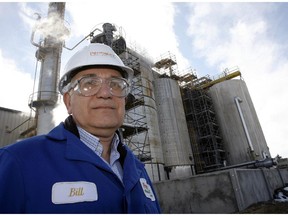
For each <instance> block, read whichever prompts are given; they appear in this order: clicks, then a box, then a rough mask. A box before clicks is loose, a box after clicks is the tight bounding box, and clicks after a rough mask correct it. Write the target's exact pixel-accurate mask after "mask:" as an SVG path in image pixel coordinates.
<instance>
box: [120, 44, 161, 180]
mask: <svg viewBox="0 0 288 216" xmlns="http://www.w3.org/2000/svg"><path fill="white" fill-rule="evenodd" d="M120 58H121V59H122V60H123V62H124V64H126V65H128V66H130V67H131V68H133V69H134V74H135V78H134V79H133V88H132V92H131V93H132V95H133V96H134V97H135V98H134V102H132V103H130V104H129V107H128V108H126V116H125V121H124V133H125V130H126V133H128V135H129V130H130V131H131V127H133V128H134V133H133V134H132V132H131V134H130V135H129V136H127V137H126V142H127V143H128V145H129V147H130V148H131V149H132V151H133V152H134V154H135V155H136V156H138V158H139V159H140V160H142V161H143V162H144V163H145V168H146V170H147V172H148V174H149V176H150V177H151V179H152V181H161V180H165V171H164V159H163V151H162V145H161V139H160V131H159V125H158V116H157V110H156V103H155V97H154V91H153V84H152V81H153V79H154V78H153V72H152V67H151V63H150V62H149V60H147V59H146V58H145V57H143V56H141V55H140V54H138V53H136V52H135V51H133V50H131V49H127V51H126V52H125V53H123V54H121V55H120ZM129 126H130V128H129Z"/></svg>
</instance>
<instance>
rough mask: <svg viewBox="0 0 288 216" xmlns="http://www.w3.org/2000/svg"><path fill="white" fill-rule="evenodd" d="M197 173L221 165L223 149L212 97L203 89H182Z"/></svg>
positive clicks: (222, 162)
mask: <svg viewBox="0 0 288 216" xmlns="http://www.w3.org/2000/svg"><path fill="white" fill-rule="evenodd" d="M182 97H183V103H184V110H185V113H186V119H187V125H188V130H189V134H190V139H191V142H192V151H193V155H194V159H195V168H196V172H197V173H202V172H205V171H209V170H213V169H216V168H219V167H222V166H223V164H224V161H225V151H224V147H223V141H222V138H221V134H220V129H219V125H218V124H217V119H216V115H215V111H214V109H213V104H212V99H211V97H210V96H209V95H208V94H207V92H206V91H205V90H202V89H200V90H195V89H194V90H193V89H191V88H184V89H182Z"/></svg>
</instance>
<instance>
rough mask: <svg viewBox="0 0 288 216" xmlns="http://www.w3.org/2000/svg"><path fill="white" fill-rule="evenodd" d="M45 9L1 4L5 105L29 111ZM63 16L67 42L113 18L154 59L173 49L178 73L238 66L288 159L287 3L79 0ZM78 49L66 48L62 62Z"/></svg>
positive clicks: (268, 132)
mask: <svg viewBox="0 0 288 216" xmlns="http://www.w3.org/2000/svg"><path fill="white" fill-rule="evenodd" d="M47 11H48V3H45V2H42V3H24V2H22V3H4V2H1V3H0V27H1V34H0V41H1V44H0V70H1V71H0V73H1V85H0V92H1V93H0V106H1V107H6V108H11V109H15V110H21V111H27V112H28V111H29V107H28V105H27V104H28V99H29V95H30V94H31V93H32V92H33V83H34V77H35V76H34V75H35V71H36V72H37V70H36V68H38V70H39V67H40V65H39V64H38V65H37V64H36V58H35V51H36V47H34V46H33V45H32V44H31V43H30V37H31V32H32V28H33V26H34V25H35V22H36V18H37V16H36V15H35V13H38V14H40V15H41V17H42V18H45V17H46V16H47ZM65 20H66V25H67V27H69V29H70V37H69V38H67V39H66V46H68V47H73V46H74V45H75V44H76V43H77V42H78V41H80V40H81V39H82V38H83V37H84V36H86V35H88V34H89V32H90V31H91V30H92V29H93V28H95V26H98V27H101V24H102V23H105V22H110V23H113V24H115V25H116V26H118V27H121V28H122V29H123V32H124V33H125V38H126V41H127V42H128V44H130V45H133V46H135V47H137V49H138V50H139V51H141V52H142V53H145V55H147V56H149V57H150V58H151V59H152V60H157V59H159V58H160V56H161V55H164V54H166V53H167V52H171V53H172V54H174V55H175V56H176V60H177V65H178V70H179V73H182V72H183V71H185V70H186V69H187V68H189V67H191V68H193V69H195V70H196V73H197V75H198V77H201V76H204V75H207V74H209V75H210V76H215V75H218V74H221V73H222V71H223V70H224V69H225V68H233V67H235V66H237V67H239V69H240V71H241V73H242V77H243V79H244V80H245V82H246V84H247V87H248V89H249V92H250V95H251V97H252V100H253V103H254V106H255V109H256V112H257V114H258V118H259V121H260V123H261V126H262V129H263V132H264V135H265V138H266V141H267V144H268V146H269V148H270V153H271V155H272V157H275V156H276V155H277V154H279V155H281V156H283V157H288V143H287V138H286V134H288V124H287V121H288V114H287V113H288V55H287V53H288V43H287V29H288V3H285V2H282V3H260V2H259V3H247V2H245V3H228V2H227V3H194V2H190V3H172V2H167V1H153V4H147V3H145V1H89V2H88V1H87V2H85V1H81V2H80V1H79V2H77V3H76V2H75V3H74V2H68V3H66V13H65ZM86 44H88V41H84V42H83V43H82V44H81V45H86ZM76 49H77V48H76ZM72 53H73V51H69V50H67V49H63V55H62V64H63V65H64V64H65V63H66V61H67V59H68V57H69V56H70V55H72ZM62 69H63V67H61V71H62ZM36 74H37V73H36ZM38 75H39V74H38ZM61 109H63V106H62V107H61ZM62 111H63V110H62ZM55 118H56V117H55ZM57 119H58V120H59V119H60V120H63V116H62V118H58V117H57ZM60 120H59V121H60Z"/></svg>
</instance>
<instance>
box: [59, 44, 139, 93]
mask: <svg viewBox="0 0 288 216" xmlns="http://www.w3.org/2000/svg"><path fill="white" fill-rule="evenodd" d="M89 66H90V67H91V66H92V67H93V66H96V67H97V66H101V67H102V66H103V67H112V68H115V69H117V70H119V71H120V72H121V74H122V76H123V77H124V78H125V79H127V80H128V82H131V81H132V78H133V74H134V72H133V69H131V68H130V67H127V66H125V65H124V63H123V62H122V60H121V59H120V58H119V56H118V55H117V54H116V53H115V52H114V51H113V49H112V48H111V47H109V46H107V45H105V44H100V43H91V44H89V45H88V46H85V47H84V48H82V49H81V50H79V51H78V52H76V53H75V54H74V55H73V56H72V57H71V58H70V60H69V61H68V62H67V64H66V67H65V68H64V75H63V76H62V77H61V79H60V82H59V86H58V88H59V91H60V93H61V94H64V93H65V92H67V91H68V90H69V89H68V87H67V85H68V84H69V83H70V81H71V79H72V78H73V77H74V76H75V75H76V74H77V73H78V72H80V71H81V70H83V69H85V67H89Z"/></svg>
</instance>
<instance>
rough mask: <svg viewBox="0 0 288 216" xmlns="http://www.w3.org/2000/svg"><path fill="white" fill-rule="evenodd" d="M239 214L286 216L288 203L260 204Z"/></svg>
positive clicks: (272, 202)
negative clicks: (284, 215) (281, 215)
mask: <svg viewBox="0 0 288 216" xmlns="http://www.w3.org/2000/svg"><path fill="white" fill-rule="evenodd" d="M239 213H246V214H247V213H248V214H249V213H252V214H257V213H259V214H261V213H266V214H284V213H288V202H276V201H274V200H273V201H267V202H260V203H256V204H253V205H251V206H249V207H248V208H247V209H245V210H243V211H241V212H239Z"/></svg>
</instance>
